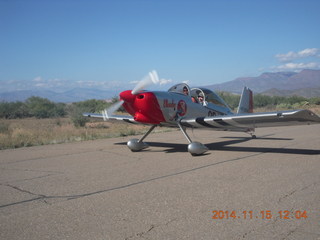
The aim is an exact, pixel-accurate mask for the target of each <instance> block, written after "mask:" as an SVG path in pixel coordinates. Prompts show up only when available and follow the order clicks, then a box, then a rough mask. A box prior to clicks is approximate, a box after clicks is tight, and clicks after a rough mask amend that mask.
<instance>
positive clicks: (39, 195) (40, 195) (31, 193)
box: [1, 184, 46, 198]
mask: <svg viewBox="0 0 320 240" xmlns="http://www.w3.org/2000/svg"><path fill="white" fill-rule="evenodd" d="M1 185H3V184H1ZM3 186H7V187H10V188H13V189H15V190H17V191H19V192H23V193H28V194H30V195H33V196H38V197H42V198H46V196H45V195H42V194H37V193H33V192H30V191H28V190H24V189H21V188H19V187H17V186H13V185H11V184H5V185H3Z"/></svg>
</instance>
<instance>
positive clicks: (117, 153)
mask: <svg viewBox="0 0 320 240" xmlns="http://www.w3.org/2000/svg"><path fill="white" fill-rule="evenodd" d="M189 133H190V137H191V138H192V139H193V140H196V141H201V142H202V143H204V144H206V145H207V146H208V147H209V149H210V151H209V152H208V154H206V155H204V156H200V157H192V156H191V155H190V154H189V153H187V152H186V149H187V145H186V139H185V138H184V137H183V135H182V133H180V132H179V131H173V132H168V133H156V134H151V135H150V136H149V137H148V138H147V139H146V142H148V143H149V144H150V145H151V147H150V148H149V149H147V150H145V151H142V152H137V153H131V152H130V151H129V150H128V148H127V147H126V146H125V144H126V141H127V140H129V139H130V138H131V137H125V138H114V139H105V140H96V141H88V142H80V143H69V144H60V145H49V146H39V147H30V148H23V149H15V150H4V151H0V164H1V174H0V181H1V185H0V239H3V240H4V239H10V240H11V239H41V240H43V239H77V240H79V239H128V240H133V239H320V214H319V213H320V212H319V211H320V125H312V126H300V127H283V128H265V129H257V132H256V134H257V137H258V139H255V140H252V139H250V137H249V136H248V135H246V134H244V133H229V132H215V131H205V130H203V131H200V130H199V131H194V132H193V133H192V132H191V131H189ZM215 211H217V212H215ZM214 218H217V219H214ZM287 218H289V219H287Z"/></svg>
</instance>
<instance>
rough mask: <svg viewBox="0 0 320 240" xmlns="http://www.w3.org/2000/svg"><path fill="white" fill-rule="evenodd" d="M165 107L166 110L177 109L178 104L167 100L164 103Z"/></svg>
mask: <svg viewBox="0 0 320 240" xmlns="http://www.w3.org/2000/svg"><path fill="white" fill-rule="evenodd" d="M163 107H165V108H175V107H176V104H175V102H174V101H173V99H172V100H171V102H169V100H168V99H165V100H164V101H163Z"/></svg>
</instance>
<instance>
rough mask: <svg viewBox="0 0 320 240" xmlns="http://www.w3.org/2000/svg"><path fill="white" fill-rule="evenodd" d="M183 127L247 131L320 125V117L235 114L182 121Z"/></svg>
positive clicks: (297, 113)
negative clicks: (263, 128) (261, 128)
mask: <svg viewBox="0 0 320 240" xmlns="http://www.w3.org/2000/svg"><path fill="white" fill-rule="evenodd" d="M180 123H181V125H183V126H185V127H193V128H212V129H213V130H230V131H246V130H248V129H254V128H260V127H276V126H292V125H309V124H315V123H320V117H319V116H317V115H316V114H315V113H313V112H311V111H309V110H294V111H281V112H266V113H251V114H234V115H225V116H215V117H198V118H195V119H182V120H181V121H180Z"/></svg>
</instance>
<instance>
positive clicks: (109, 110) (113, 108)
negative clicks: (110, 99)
mask: <svg viewBox="0 0 320 240" xmlns="http://www.w3.org/2000/svg"><path fill="white" fill-rule="evenodd" d="M123 103H124V101H123V100H121V101H118V102H116V103H114V104H112V105H111V106H110V107H108V108H106V109H105V110H104V111H102V116H103V119H104V120H105V121H106V120H107V119H108V118H109V116H111V115H113V113H114V112H116V111H117V110H118V109H119V108H120V107H121V105H122V104H123Z"/></svg>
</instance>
